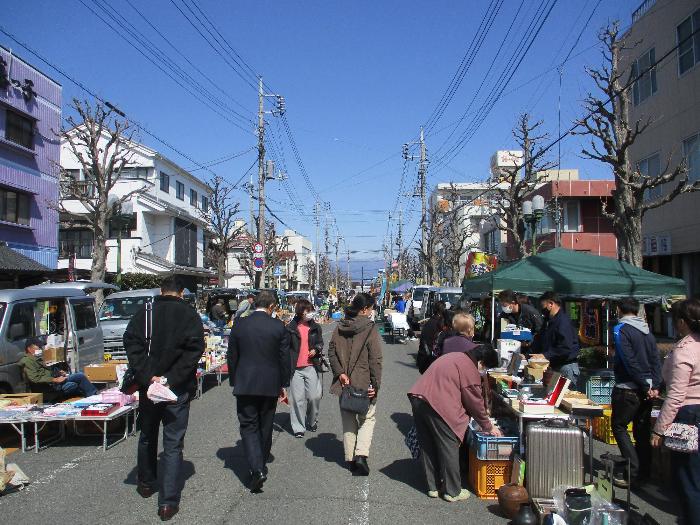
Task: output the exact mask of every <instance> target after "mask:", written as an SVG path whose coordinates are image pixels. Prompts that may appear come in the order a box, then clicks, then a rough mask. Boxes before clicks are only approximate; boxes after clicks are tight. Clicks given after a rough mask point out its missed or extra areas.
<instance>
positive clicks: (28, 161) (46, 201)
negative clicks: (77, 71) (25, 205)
mask: <svg viewBox="0 0 700 525" xmlns="http://www.w3.org/2000/svg"><path fill="white" fill-rule="evenodd" d="M0 58H2V59H3V61H4V63H5V64H6V68H5V69H6V72H7V73H8V75H7V76H8V77H9V79H10V84H9V85H8V86H7V87H4V88H3V87H2V82H1V81H2V79H0V187H2V188H3V189H6V190H16V191H17V192H22V193H25V194H28V195H29V196H30V219H29V225H28V226H25V225H20V224H14V223H11V222H7V221H3V220H0V241H5V242H6V243H7V244H8V246H10V247H11V248H12V249H14V250H16V251H18V252H20V253H22V254H23V255H26V256H27V257H30V258H32V259H34V260H36V261H37V262H39V263H41V264H43V265H44V266H47V267H48V268H50V269H55V268H56V263H57V259H58V212H57V211H56V209H55V206H56V205H57V203H58V176H59V162H60V140H59V138H58V137H57V136H56V133H57V132H58V131H59V130H60V129H61V85H60V84H58V83H57V82H55V81H54V80H52V79H50V78H49V77H47V76H46V75H44V74H43V73H41V72H40V71H38V70H37V69H35V68H34V67H32V66H31V65H30V64H28V63H27V62H25V61H23V60H22V59H20V58H18V57H17V56H16V55H15V54H14V53H11V52H10V51H9V50H7V49H5V48H3V47H1V46H0ZM0 71H2V69H1V68H0ZM25 79H29V80H31V81H32V82H33V84H34V85H33V90H34V92H35V93H36V95H35V96H32V97H31V98H30V100H28V101H27V100H25V98H24V96H23V92H22V89H21V86H22V85H24V84H25ZM13 81H16V82H17V83H19V84H20V87H17V86H16V85H15V82H13ZM8 110H10V111H15V112H16V113H19V114H21V115H24V116H26V117H30V118H32V119H34V120H35V125H34V138H33V149H30V148H24V147H22V146H20V145H18V144H15V143H14V142H12V141H10V140H8V139H7V126H6V124H7V112H8Z"/></svg>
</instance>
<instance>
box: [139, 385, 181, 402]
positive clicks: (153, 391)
mask: <svg viewBox="0 0 700 525" xmlns="http://www.w3.org/2000/svg"><path fill="white" fill-rule="evenodd" d="M146 395H147V396H148V399H150V400H151V401H153V402H154V403H167V402H173V401H177V396H176V395H175V394H174V393H173V391H172V390H170V389H169V388H168V387H167V386H165V385H161V384H160V383H151V386H149V387H148V392H146Z"/></svg>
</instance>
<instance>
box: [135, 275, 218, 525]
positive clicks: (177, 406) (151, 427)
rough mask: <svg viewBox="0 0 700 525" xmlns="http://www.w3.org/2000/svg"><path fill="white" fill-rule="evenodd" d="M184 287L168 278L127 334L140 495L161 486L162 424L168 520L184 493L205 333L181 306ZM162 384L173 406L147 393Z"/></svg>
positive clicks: (161, 503)
mask: <svg viewBox="0 0 700 525" xmlns="http://www.w3.org/2000/svg"><path fill="white" fill-rule="evenodd" d="M184 288H185V287H184V285H183V283H182V281H181V280H180V278H178V277H177V276H171V277H166V278H165V279H163V282H162V283H161V287H160V293H161V295H160V296H159V297H156V298H155V300H154V301H153V307H152V309H151V307H150V305H148V306H147V308H144V309H142V310H140V311H139V312H138V313H136V315H134V317H132V318H131V321H130V322H129V325H128V326H127V327H126V331H125V332H124V348H125V349H126V355H127V358H128V359H129V367H130V368H131V369H132V370H133V372H134V375H135V376H136V381H137V383H138V385H139V411H140V416H139V419H140V422H141V435H140V436H139V445H138V456H137V464H138V480H137V485H136V491H137V492H138V493H139V494H140V495H141V496H142V497H144V498H149V497H151V496H152V495H153V494H154V492H155V491H156V486H157V485H158V431H159V429H160V425H161V423H162V424H163V456H162V461H161V479H160V486H159V490H158V515H159V516H160V518H161V520H163V521H167V520H169V519H171V518H172V517H173V516H174V515H175V514H177V512H178V510H179V505H180V493H181V492H182V485H183V484H182V449H183V447H184V442H185V433H186V432H187V422H188V419H189V414H190V400H191V399H192V397H193V396H194V393H195V390H196V389H197V377H196V374H197V363H198V362H199V360H200V358H201V357H202V354H203V353H204V329H203V327H202V321H201V319H200V318H199V315H197V312H195V311H194V309H193V308H192V307H191V306H190V305H189V304H187V303H186V302H185V301H183V299H182V297H183V292H184ZM151 383H161V384H163V385H165V386H167V387H168V388H170V390H172V391H173V393H174V394H175V395H176V396H177V401H175V402H172V403H153V402H152V401H151V400H150V399H148V396H147V395H146V392H147V390H148V387H149V386H150V385H151Z"/></svg>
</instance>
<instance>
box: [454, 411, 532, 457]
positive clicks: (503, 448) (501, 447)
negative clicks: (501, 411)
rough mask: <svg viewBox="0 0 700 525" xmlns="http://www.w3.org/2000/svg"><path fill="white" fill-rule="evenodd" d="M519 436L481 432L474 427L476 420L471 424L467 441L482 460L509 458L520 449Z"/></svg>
mask: <svg viewBox="0 0 700 525" xmlns="http://www.w3.org/2000/svg"><path fill="white" fill-rule="evenodd" d="M519 442H520V438H518V436H503V437H495V436H489V435H488V434H484V433H483V432H479V431H478V430H476V429H475V427H474V421H473V420H472V421H471V422H470V424H469V432H468V433H467V443H469V446H470V447H471V449H472V450H473V451H474V453H475V454H476V457H477V459H480V460H482V461H483V460H500V461H503V460H509V459H511V457H512V455H513V453H514V452H517V451H518V443H519Z"/></svg>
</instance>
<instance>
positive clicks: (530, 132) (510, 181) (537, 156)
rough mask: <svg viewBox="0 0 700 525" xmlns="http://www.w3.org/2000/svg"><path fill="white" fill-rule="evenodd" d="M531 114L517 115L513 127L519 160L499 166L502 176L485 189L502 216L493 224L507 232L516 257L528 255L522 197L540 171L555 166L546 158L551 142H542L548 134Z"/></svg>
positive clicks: (493, 205) (537, 178) (532, 185)
mask: <svg viewBox="0 0 700 525" xmlns="http://www.w3.org/2000/svg"><path fill="white" fill-rule="evenodd" d="M530 118H531V117H530V115H529V114H527V113H523V114H522V115H520V117H518V122H517V124H516V127H515V129H514V130H513V136H514V137H515V141H516V144H517V145H518V149H521V150H522V151H523V160H522V162H521V163H519V165H516V166H512V167H504V168H502V170H503V173H502V175H501V177H500V178H499V180H497V181H495V182H494V184H493V185H492V186H491V187H490V188H489V189H488V192H489V193H490V194H491V197H492V198H491V206H492V208H493V211H494V214H495V216H496V217H500V219H501V220H499V221H497V222H496V224H495V225H496V227H497V228H498V229H499V230H502V231H505V232H506V233H507V234H508V238H509V244H511V245H513V246H515V250H516V253H517V258H518V259H522V258H523V257H525V256H526V255H527V249H526V246H525V228H524V223H523V202H524V201H525V197H526V196H527V195H528V194H529V193H530V192H532V190H534V189H535V188H536V187H537V183H538V182H540V180H541V178H542V175H541V174H542V172H544V171H546V170H548V169H551V168H553V167H554V166H556V164H555V163H554V162H550V161H547V160H546V154H547V151H548V150H549V148H550V147H551V146H546V147H545V146H543V145H542V143H543V142H544V141H546V140H547V134H546V133H542V132H541V131H540V128H541V126H542V121H541V120H540V121H537V122H535V123H531V122H530Z"/></svg>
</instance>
